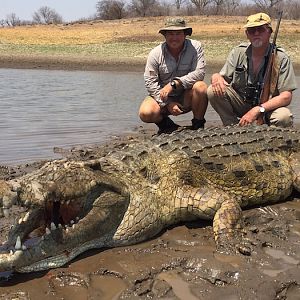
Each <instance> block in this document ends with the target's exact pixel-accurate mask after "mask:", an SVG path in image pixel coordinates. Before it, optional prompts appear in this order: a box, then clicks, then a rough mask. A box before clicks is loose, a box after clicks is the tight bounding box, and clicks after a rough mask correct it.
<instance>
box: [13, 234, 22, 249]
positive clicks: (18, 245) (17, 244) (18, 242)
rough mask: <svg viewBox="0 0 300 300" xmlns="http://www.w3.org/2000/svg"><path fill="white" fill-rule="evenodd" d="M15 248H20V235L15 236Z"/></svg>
mask: <svg viewBox="0 0 300 300" xmlns="http://www.w3.org/2000/svg"><path fill="white" fill-rule="evenodd" d="M15 249H16V250H21V249H22V243H21V238H20V236H18V237H17V241H16V244H15Z"/></svg>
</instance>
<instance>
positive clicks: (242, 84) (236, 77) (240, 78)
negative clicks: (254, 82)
mask: <svg viewBox="0 0 300 300" xmlns="http://www.w3.org/2000/svg"><path fill="white" fill-rule="evenodd" d="M246 85H247V69H246V68H245V67H244V66H240V67H236V68H235V70H234V73H233V78H232V87H233V88H234V89H237V90H244V89H245V88H246Z"/></svg>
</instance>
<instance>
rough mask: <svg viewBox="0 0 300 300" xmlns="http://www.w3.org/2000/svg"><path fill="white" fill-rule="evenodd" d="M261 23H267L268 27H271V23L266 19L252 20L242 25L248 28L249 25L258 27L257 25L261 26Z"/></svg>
mask: <svg viewBox="0 0 300 300" xmlns="http://www.w3.org/2000/svg"><path fill="white" fill-rule="evenodd" d="M263 25H268V26H269V27H270V28H272V26H271V24H270V23H269V22H267V21H264V20H262V21H260V22H252V23H250V22H249V23H248V24H246V25H244V28H250V27H258V26H263Z"/></svg>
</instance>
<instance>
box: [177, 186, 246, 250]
mask: <svg viewBox="0 0 300 300" xmlns="http://www.w3.org/2000/svg"><path fill="white" fill-rule="evenodd" d="M175 211H179V212H180V215H178V214H177V216H180V217H181V218H180V219H181V220H183V221H184V220H190V219H191V216H190V214H192V215H194V216H195V217H199V218H201V219H213V231H214V238H215V241H216V244H217V250H218V251H219V252H225V253H236V252H237V250H238V251H239V252H241V253H242V254H249V251H250V249H249V247H248V246H245V240H244V239H243V236H242V209H241V207H240V201H239V199H238V197H234V196H233V195H232V196H231V195H229V194H228V193H226V192H224V191H222V190H221V189H218V188H213V187H206V186H203V187H201V188H195V187H192V186H189V185H183V186H182V187H181V188H178V190H177V194H176V199H175Z"/></svg>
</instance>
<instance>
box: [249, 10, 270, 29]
mask: <svg viewBox="0 0 300 300" xmlns="http://www.w3.org/2000/svg"><path fill="white" fill-rule="evenodd" d="M262 25H268V26H269V27H270V28H272V26H271V18H270V17H269V16H268V15H267V14H265V13H258V14H254V15H250V16H249V17H248V18H247V23H246V25H244V28H249V27H257V26H262Z"/></svg>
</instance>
